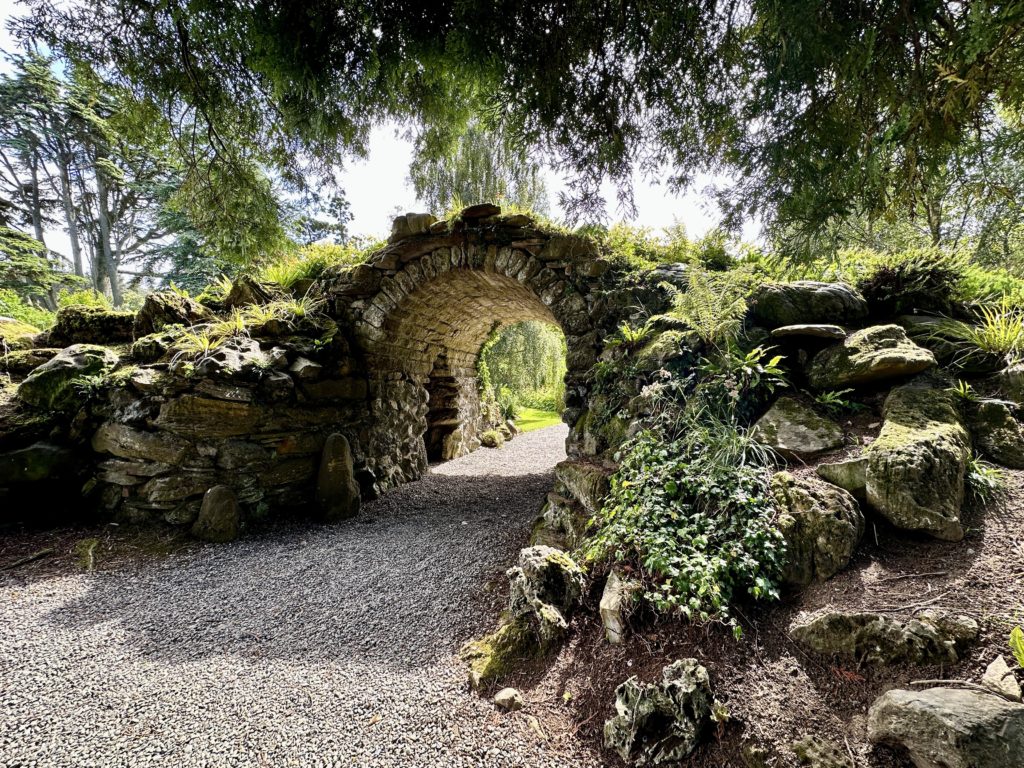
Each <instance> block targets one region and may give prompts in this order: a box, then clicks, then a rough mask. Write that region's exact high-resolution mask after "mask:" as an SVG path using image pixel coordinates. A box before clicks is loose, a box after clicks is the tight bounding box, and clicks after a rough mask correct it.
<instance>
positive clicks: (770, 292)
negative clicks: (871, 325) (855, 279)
mask: <svg viewBox="0 0 1024 768" xmlns="http://www.w3.org/2000/svg"><path fill="white" fill-rule="evenodd" d="M750 305H751V315H752V318H753V320H754V322H755V323H756V324H757V325H760V326H763V327H764V328H767V329H769V330H771V329H773V328H778V327H780V326H784V325H804V324H823V323H837V324H839V325H854V326H855V325H857V324H858V323H860V322H861V321H862V320H864V319H865V318H866V317H867V316H868V305H867V302H865V301H864V297H863V296H861V295H860V294H859V293H858V292H857V291H856V290H855V289H853V288H851V287H850V286H848V285H845V284H844V283H821V282H815V281H813V280H798V281H796V282H793V283H766V284H765V285H762V286H760V287H759V288H758V289H757V290H756V291H755V292H754V294H753V296H751V298H750Z"/></svg>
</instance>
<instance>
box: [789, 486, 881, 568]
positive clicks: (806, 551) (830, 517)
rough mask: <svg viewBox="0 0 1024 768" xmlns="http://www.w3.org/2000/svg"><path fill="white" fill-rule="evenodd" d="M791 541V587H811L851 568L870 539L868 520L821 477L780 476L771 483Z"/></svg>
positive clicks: (849, 498)
mask: <svg viewBox="0 0 1024 768" xmlns="http://www.w3.org/2000/svg"><path fill="white" fill-rule="evenodd" d="M771 491H772V495H773V496H774V497H775V503H776V505H777V507H778V509H779V522H778V526H779V529H780V530H781V531H782V535H783V537H785V540H786V568H785V570H784V572H783V579H784V580H785V582H786V583H787V584H791V585H793V586H797V587H805V586H807V585H808V584H810V583H811V582H812V581H815V580H817V581H824V580H825V579H830V578H832V577H833V576H835V575H836V574H837V573H839V571H841V570H842V569H843V568H845V567H846V566H847V564H849V562H850V558H851V557H853V552H854V550H855V549H856V547H857V544H859V543H860V540H861V537H862V536H863V535H864V515H863V514H862V513H861V511H860V507H859V506H858V505H857V501H856V500H855V499H854V498H853V496H851V495H850V494H849V493H848V492H847V491H844V490H843V489H842V488H838V487H836V486H834V485H830V484H829V483H826V482H824V481H822V480H818V479H817V478H815V477H801V478H797V477H794V476H793V475H791V474H790V473H789V472H779V473H777V474H776V475H775V476H774V477H773V478H772V482H771Z"/></svg>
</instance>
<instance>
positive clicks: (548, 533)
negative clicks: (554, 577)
mask: <svg viewBox="0 0 1024 768" xmlns="http://www.w3.org/2000/svg"><path fill="white" fill-rule="evenodd" d="M589 517H590V515H589V514H588V513H587V512H586V510H584V509H583V506H582V505H581V504H579V503H578V502H576V501H575V500H573V499H569V498H566V497H565V496H562V495H561V494H559V493H549V494H548V495H547V501H545V503H544V507H543V509H541V513H540V517H539V518H538V520H537V521H536V523H535V525H534V528H533V533H532V535H531V538H530V544H531V545H533V544H546V545H548V546H550V547H554V548H555V549H564V550H567V551H568V550H572V549H575V548H576V546H577V545H578V544H579V543H580V542H581V541H582V540H583V532H584V530H585V528H586V525H587V520H588V519H589Z"/></svg>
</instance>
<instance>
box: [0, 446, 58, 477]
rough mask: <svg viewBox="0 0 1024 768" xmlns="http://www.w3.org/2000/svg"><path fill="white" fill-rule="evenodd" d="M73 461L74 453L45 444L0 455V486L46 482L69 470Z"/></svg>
mask: <svg viewBox="0 0 1024 768" xmlns="http://www.w3.org/2000/svg"><path fill="white" fill-rule="evenodd" d="M74 461H75V453H74V451H72V450H70V449H68V448H64V447H61V446H58V445H53V444H51V443H45V442H39V443H33V444H32V445H29V446H27V447H25V448H19V449H18V450H14V451H9V452H7V453H0V486H4V485H11V484H12V483H34V482H38V481H40V480H46V479H48V478H51V477H53V476H54V475H57V474H59V473H61V472H64V471H66V470H68V469H70V468H71V467H72V466H73V464H74Z"/></svg>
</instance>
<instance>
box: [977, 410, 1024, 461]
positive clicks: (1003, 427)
mask: <svg viewBox="0 0 1024 768" xmlns="http://www.w3.org/2000/svg"><path fill="white" fill-rule="evenodd" d="M967 425H968V427H969V428H970V430H971V435H972V437H974V445H975V447H976V448H977V449H978V450H979V451H980V452H981V453H982V454H983V455H984V456H985V457H986V458H989V459H991V460H992V461H994V462H996V463H997V464H1002V465H1003V466H1004V467H1010V468H1012V469H1024V425H1022V424H1021V423H1020V422H1019V421H1018V420H1017V419H1016V418H1014V415H1013V411H1011V410H1010V408H1009V406H1008V405H1007V404H1006V403H1003V402H999V401H996V400H981V401H978V402H976V403H970V404H969V405H968V408H967Z"/></svg>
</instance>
